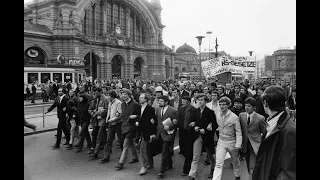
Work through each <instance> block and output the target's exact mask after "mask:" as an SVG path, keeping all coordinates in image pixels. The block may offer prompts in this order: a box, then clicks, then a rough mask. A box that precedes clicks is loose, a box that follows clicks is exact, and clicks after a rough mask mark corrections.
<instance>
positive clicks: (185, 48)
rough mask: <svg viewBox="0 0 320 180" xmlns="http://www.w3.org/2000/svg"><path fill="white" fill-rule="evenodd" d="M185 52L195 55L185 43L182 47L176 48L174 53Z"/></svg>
mask: <svg viewBox="0 0 320 180" xmlns="http://www.w3.org/2000/svg"><path fill="white" fill-rule="evenodd" d="M186 52H191V53H197V52H196V50H195V49H194V48H193V47H191V46H189V45H188V44H187V43H184V44H183V45H182V46H180V47H178V49H177V51H176V53H186Z"/></svg>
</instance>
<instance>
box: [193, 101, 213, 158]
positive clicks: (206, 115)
mask: <svg viewBox="0 0 320 180" xmlns="http://www.w3.org/2000/svg"><path fill="white" fill-rule="evenodd" d="M194 114H195V126H194V127H196V126H198V127H199V129H204V130H205V133H204V134H201V133H200V131H198V132H196V131H195V130H194V127H193V128H192V129H191V139H192V141H195V140H196V139H197V138H198V137H199V135H201V137H202V140H203V143H204V145H205V146H206V148H208V149H209V150H210V151H211V152H214V132H215V131H216V129H217V128H218V124H217V120H216V115H215V113H214V111H212V110H211V109H209V108H208V107H207V106H206V107H205V108H204V110H203V112H202V116H201V118H200V108H197V109H196V111H195V113H194ZM209 123H212V131H208V130H207V126H208V125H209Z"/></svg>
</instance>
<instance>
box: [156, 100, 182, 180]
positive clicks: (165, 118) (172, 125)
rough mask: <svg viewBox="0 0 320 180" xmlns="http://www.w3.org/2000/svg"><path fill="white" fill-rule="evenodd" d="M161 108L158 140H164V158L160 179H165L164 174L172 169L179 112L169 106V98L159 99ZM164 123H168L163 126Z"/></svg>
mask: <svg viewBox="0 0 320 180" xmlns="http://www.w3.org/2000/svg"><path fill="white" fill-rule="evenodd" d="M158 100H159V107H158V108H157V109H156V114H157V118H158V119H157V121H158V125H157V135H156V137H157V138H161V140H162V157H161V167H160V173H159V174H158V177H159V178H163V177H164V173H165V171H167V170H170V169H172V164H173V162H172V146H173V145H172V143H174V142H173V140H174V137H175V135H176V131H175V130H176V128H177V125H178V124H177V115H178V112H177V111H176V110H175V109H174V108H173V107H171V106H169V105H168V104H169V97H168V96H164V95H162V96H160V97H158ZM164 122H168V123H166V124H163V123H164Z"/></svg>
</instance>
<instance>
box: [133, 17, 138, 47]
mask: <svg viewBox="0 0 320 180" xmlns="http://www.w3.org/2000/svg"><path fill="white" fill-rule="evenodd" d="M136 41H137V16H136V15H135V14H133V42H136Z"/></svg>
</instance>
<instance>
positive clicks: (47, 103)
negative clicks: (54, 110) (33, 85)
mask: <svg viewBox="0 0 320 180" xmlns="http://www.w3.org/2000/svg"><path fill="white" fill-rule="evenodd" d="M43 104H53V102H44V103H34V104H25V105H24V106H35V105H43Z"/></svg>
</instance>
